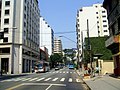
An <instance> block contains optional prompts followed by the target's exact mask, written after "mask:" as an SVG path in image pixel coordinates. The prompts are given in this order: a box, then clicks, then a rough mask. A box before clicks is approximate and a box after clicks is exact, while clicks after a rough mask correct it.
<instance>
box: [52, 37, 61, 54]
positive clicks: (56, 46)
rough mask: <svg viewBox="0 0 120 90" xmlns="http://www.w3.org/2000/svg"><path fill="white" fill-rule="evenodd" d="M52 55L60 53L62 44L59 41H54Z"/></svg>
mask: <svg viewBox="0 0 120 90" xmlns="http://www.w3.org/2000/svg"><path fill="white" fill-rule="evenodd" d="M54 53H60V54H61V53H62V42H61V40H60V39H57V38H55V39H54Z"/></svg>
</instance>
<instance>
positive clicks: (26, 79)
mask: <svg viewBox="0 0 120 90" xmlns="http://www.w3.org/2000/svg"><path fill="white" fill-rule="evenodd" d="M30 79H31V78H27V79H21V81H27V80H30Z"/></svg>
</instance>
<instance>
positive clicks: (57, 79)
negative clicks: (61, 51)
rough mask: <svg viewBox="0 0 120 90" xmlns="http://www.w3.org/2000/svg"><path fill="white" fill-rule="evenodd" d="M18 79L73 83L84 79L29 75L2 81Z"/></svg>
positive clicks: (22, 80) (16, 80)
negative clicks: (30, 76)
mask: <svg viewBox="0 0 120 90" xmlns="http://www.w3.org/2000/svg"><path fill="white" fill-rule="evenodd" d="M18 81H21V82H25V81H26V82H32V81H34V82H35V81H36V82H38V81H43V82H47V81H49V82H55V81H59V82H65V81H68V82H69V83H72V82H82V80H81V79H78V78H76V79H73V78H71V77H70V78H64V77H62V78H59V77H55V78H52V77H47V78H45V77H41V78H40V77H35V78H28V77H26V78H12V79H7V80H3V81H0V82H18Z"/></svg>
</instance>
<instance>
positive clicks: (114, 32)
mask: <svg viewBox="0 0 120 90" xmlns="http://www.w3.org/2000/svg"><path fill="white" fill-rule="evenodd" d="M103 6H104V7H105V8H106V10H107V13H108V16H107V18H108V23H109V32H110V37H109V38H108V39H107V40H106V42H105V44H106V47H107V48H108V49H110V50H111V52H112V56H113V60H114V74H115V75H116V76H120V0H104V3H103Z"/></svg>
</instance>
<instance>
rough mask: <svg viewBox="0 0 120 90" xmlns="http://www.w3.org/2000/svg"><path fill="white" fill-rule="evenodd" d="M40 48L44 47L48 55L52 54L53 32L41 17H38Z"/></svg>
mask: <svg viewBox="0 0 120 90" xmlns="http://www.w3.org/2000/svg"><path fill="white" fill-rule="evenodd" d="M40 47H46V48H47V49H48V54H49V55H52V54H53V51H54V31H53V29H52V28H51V27H50V25H48V23H47V22H46V21H45V19H44V18H43V17H42V16H41V17H40Z"/></svg>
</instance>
